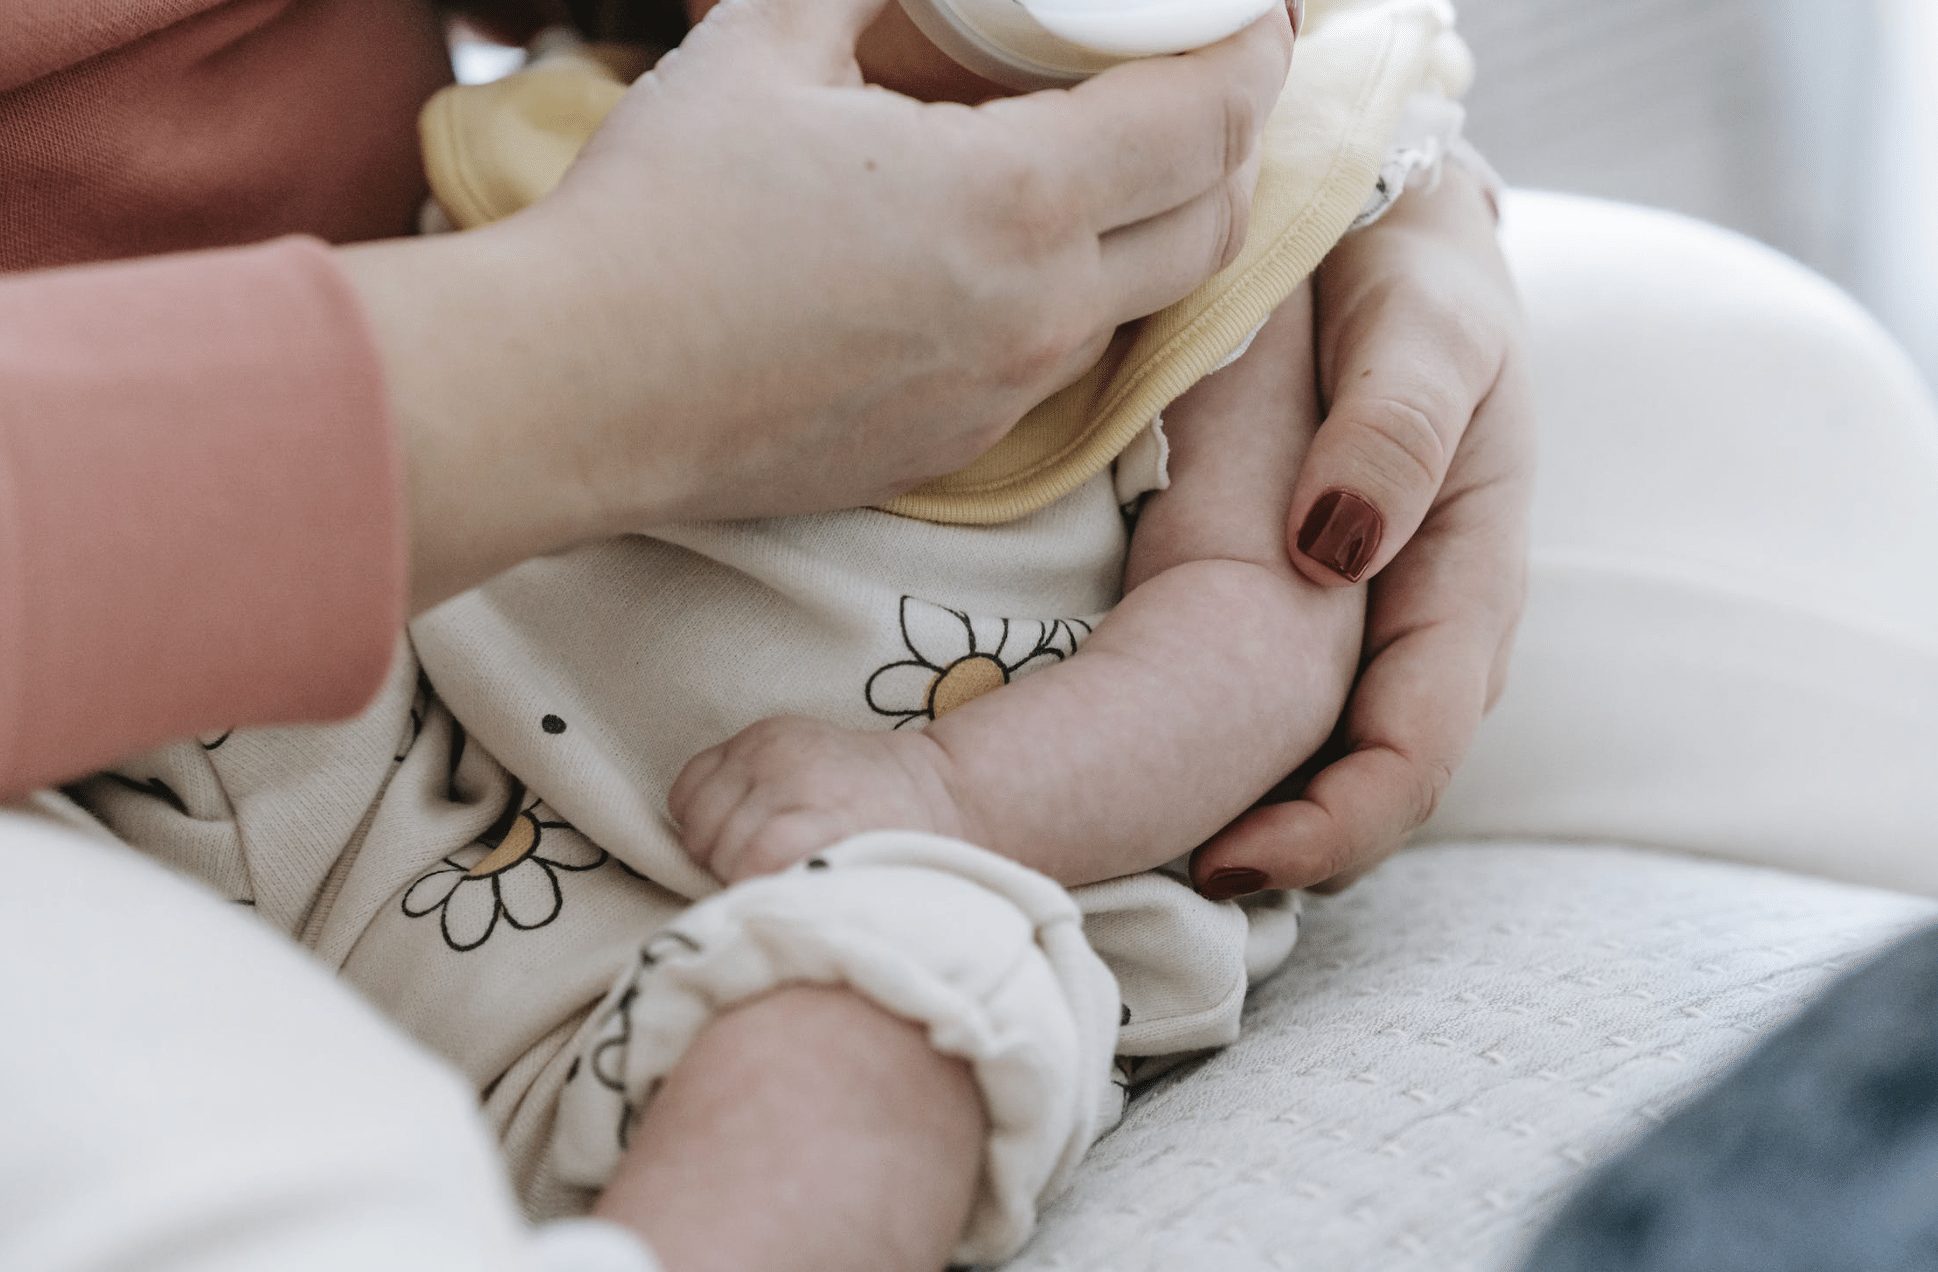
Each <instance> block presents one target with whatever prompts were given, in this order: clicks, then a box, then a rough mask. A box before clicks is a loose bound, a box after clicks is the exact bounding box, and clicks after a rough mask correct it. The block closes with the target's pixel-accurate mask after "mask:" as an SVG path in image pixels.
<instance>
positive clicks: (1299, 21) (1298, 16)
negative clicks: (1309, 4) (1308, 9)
mask: <svg viewBox="0 0 1938 1272" xmlns="http://www.w3.org/2000/svg"><path fill="white" fill-rule="evenodd" d="M1303 30H1305V0H1292V34H1294V35H1297V34H1298V33H1299V32H1301V31H1303Z"/></svg>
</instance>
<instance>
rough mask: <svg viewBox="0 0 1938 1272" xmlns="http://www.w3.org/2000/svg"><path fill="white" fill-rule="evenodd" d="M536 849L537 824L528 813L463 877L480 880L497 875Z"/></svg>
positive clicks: (513, 824)
mask: <svg viewBox="0 0 1938 1272" xmlns="http://www.w3.org/2000/svg"><path fill="white" fill-rule="evenodd" d="M537 847H538V823H537V822H535V821H533V820H532V818H531V815H530V814H529V813H527V814H523V815H521V816H520V817H519V818H518V820H517V821H515V822H513V823H512V824H511V829H510V830H508V831H506V832H505V838H504V841H503V842H502V843H500V844H499V845H498V846H497V847H496V848H493V849H492V850H491V851H490V852H489V853H487V854H485V859H484V860H483V861H480V862H479V863H478V864H477V865H475V866H473V867H471V869H469V870H467V871H465V877H466V878H470V879H482V878H484V877H485V876H486V875H494V874H497V873H498V872H499V871H500V870H505V869H508V868H510V867H512V866H515V865H517V864H518V863H519V862H520V861H523V860H524V859H525V858H526V857H529V856H531V855H532V850H533V849H535V848H537Z"/></svg>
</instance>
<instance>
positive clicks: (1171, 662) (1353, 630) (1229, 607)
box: [672, 290, 1364, 886]
mask: <svg viewBox="0 0 1938 1272" xmlns="http://www.w3.org/2000/svg"><path fill="white" fill-rule="evenodd" d="M1312 347H1313V346H1312V308H1311V296H1310V293H1309V292H1308V291H1304V290H1302V291H1301V292H1300V293H1299V294H1298V295H1296V296H1295V297H1294V298H1293V299H1292V300H1291V301H1290V302H1288V304H1287V305H1286V306H1285V307H1284V308H1283V309H1281V310H1280V312H1279V314H1278V315H1277V316H1276V317H1274V318H1273V319H1272V321H1271V322H1270V323H1269V324H1267V326H1266V328H1265V330H1264V331H1263V332H1261V333H1260V335H1259V337H1258V340H1257V341H1256V342H1255V343H1254V345H1253V348H1252V350H1251V351H1250V352H1249V353H1248V354H1247V355H1246V356H1245V357H1244V358H1242V359H1240V360H1239V361H1238V362H1237V363H1236V364H1234V365H1233V366H1231V367H1230V368H1227V369H1226V370H1225V371H1222V372H1220V373H1219V374H1218V375H1216V376H1213V377H1212V378H1211V379H1209V380H1207V381H1205V382H1204V383H1203V384H1200V385H1199V386H1198V387H1197V388H1195V389H1193V390H1192V392H1191V393H1190V394H1188V395H1187V396H1186V397H1185V398H1184V399H1182V400H1181V401H1180V402H1178V403H1177V404H1176V406H1174V407H1173V408H1172V410H1171V411H1170V412H1169V414H1168V429H1167V431H1168V433H1169V436H1170V440H1171V446H1172V452H1171V474H1172V485H1171V488H1170V489H1169V490H1167V491H1165V492H1163V493H1161V494H1159V495H1156V496H1153V497H1152V498H1151V499H1150V500H1148V501H1147V503H1146V506H1145V508H1144V510H1143V514H1142V516H1141V517H1140V519H1139V523H1138V527H1137V532H1136V534H1135V536H1134V538H1133V540H1132V545H1131V554H1130V561H1129V564H1128V568H1127V573H1126V578H1125V588H1126V593H1127V594H1126V596H1125V597H1124V600H1123V601H1122V603H1120V604H1119V605H1118V606H1117V607H1116V608H1115V609H1114V610H1112V611H1111V613H1110V615H1109V617H1108V618H1106V619H1105V621H1104V622H1103V623H1102V624H1101V625H1099V627H1098V628H1097V630H1096V632H1095V633H1094V634H1093V635H1092V636H1091V637H1090V639H1089V640H1088V641H1086V642H1085V644H1084V645H1083V647H1082V649H1081V650H1079V652H1078V654H1077V656H1076V657H1074V658H1072V659H1070V660H1068V661H1067V662H1064V663H1061V664H1059V665H1057V666H1055V667H1051V668H1049V669H1047V670H1044V671H1041V672H1038V673H1036V674H1035V675H1032V676H1028V677H1025V678H1023V679H1021V680H1018V681H1017V682H1015V683H1014V684H1011V685H1007V686H1005V687H1004V688H1003V689H1001V690H1000V691H998V692H996V693H992V694H988V695H986V696H984V697H982V698H978V699H976V700H975V701H973V702H971V703H969V704H967V705H966V706H963V707H961V708H960V709H958V710H956V711H953V712H951V713H950V714H948V715H945V716H943V717H941V718H940V719H938V720H936V721H935V722H934V723H933V724H931V725H930V726H929V727H928V729H927V730H926V731H924V732H911V731H902V732H898V733H879V734H878V733H858V732H854V731H851V730H846V729H837V728H834V727H832V726H826V725H819V724H815V723H813V722H809V721H801V720H777V721H768V722H765V723H763V724H761V725H756V726H755V727H754V728H752V729H750V730H748V731H746V732H744V733H742V734H741V735H740V736H738V737H736V738H735V739H733V740H732V741H730V742H728V743H727V744H726V745H725V746H723V747H719V748H715V749H714V750H713V751H709V752H707V753H706V754H705V755H702V756H700V757H698V758H697V759H696V760H695V761H694V762H693V764H692V765H690V766H689V767H688V770H687V772H686V773H684V774H682V775H681V778H680V781H679V782H678V783H677V784H676V785H675V788H674V791H673V799H672V804H673V810H674V814H675V816H676V817H678V818H679V820H680V822H681V824H682V827H683V830H684V833H685V835H686V840H687V847H688V850H689V851H690V852H692V853H693V855H694V856H695V858H696V859H697V860H699V861H700V862H701V864H703V865H705V866H707V867H708V868H709V869H711V870H712V871H713V873H715V874H716V875H718V876H719V877H721V878H722V879H726V880H733V879H738V878H743V877H746V876H748V875H752V874H758V873H762V872H765V871H769V870H774V869H780V868H783V867H785V866H787V865H789V864H792V863H793V862H794V861H796V860H798V859H800V858H801V857H803V856H806V855H809V854H811V853H813V852H814V851H817V850H818V849H820V848H823V847H826V846H827V845H829V844H831V843H833V842H836V841H838V840H840V839H842V838H846V837H847V836H848V835H851V834H855V833H859V832H860V831H864V830H885V829H917V830H931V831H935V832H937V833H941V834H947V835H953V836H957V837H960V838H963V839H966V840H969V841H970V842H972V843H976V844H979V845H981V846H983V847H985V848H988V849H990V850H992V851H994V852H998V853H1001V854H1002V855H1004V856H1007V857H1010V858H1012V859H1014V860H1017V861H1020V862H1022V863H1023V864H1025V865H1028V866H1031V867H1034V868H1035V869H1037V870H1040V871H1042V872H1044V873H1046V874H1048V875H1051V876H1052V877H1054V878H1056V879H1057V880H1059V881H1061V882H1063V883H1066V884H1069V885H1072V886H1074V885H1077V884H1083V883H1092V882H1096V881H1098V880H1102V879H1108V878H1114V877H1116V876H1119V875H1125V874H1131V873H1135V872H1137V871H1141V870H1147V869H1150V868H1153V867H1155V866H1158V865H1162V864H1163V863H1165V862H1167V861H1170V860H1171V859H1173V858H1175V857H1177V856H1178V855H1179V854H1180V853H1182V852H1185V851H1187V850H1189V849H1190V848H1191V847H1193V846H1195V845H1197V844H1198V843H1201V842H1203V841H1204V840H1205V839H1208V838H1209V837H1210V836H1211V835H1212V834H1213V833H1214V832H1216V831H1217V830H1219V829H1220V828H1221V827H1223V826H1224V825H1225V824H1226V823H1227V822H1229V821H1230V820H1231V819H1232V818H1233V817H1235V816H1237V815H1238V814H1239V813H1240V812H1242V811H1244V809H1246V808H1247V807H1249V806H1250V805H1251V804H1252V803H1253V802H1254V801H1255V800H1257V799H1258V798H1259V797H1260V796H1261V795H1263V794H1264V793H1265V792H1266V791H1268V790H1269V789H1270V788H1271V787H1272V786H1273V785H1274V784H1276V783H1277V782H1278V781H1279V780H1280V779H1282V778H1283V777H1284V776H1285V775H1286V773H1288V772H1289V771H1290V770H1291V769H1292V768H1294V767H1296V766H1297V764H1298V763H1299V762H1301V761H1302V760H1303V759H1304V758H1306V757H1307V756H1308V755H1310V754H1311V753H1312V752H1314V751H1315V750H1317V749H1318V747H1319V746H1320V744H1321V743H1322V742H1324V740H1325V738H1326V737H1327V735H1328V734H1329V733H1330V732H1331V730H1332V728H1333V725H1334V724H1335V722H1336V721H1337V720H1338V718H1339V715H1340V711H1341V709H1342V708H1343V706H1344V703H1345V699H1346V694H1347V692H1348V690H1349V688H1350V686H1351V683H1352V678H1353V674H1354V672H1355V670H1356V668H1357V666H1358V656H1359V644H1360V633H1361V629H1362V625H1363V621H1364V610H1363V594H1362V593H1361V592H1360V591H1358V590H1341V589H1325V588H1319V587H1315V586H1313V585H1312V584H1310V583H1307V582H1306V581H1305V580H1304V579H1302V578H1301V577H1300V576H1299V574H1298V573H1297V572H1296V571H1295V570H1294V569H1293V568H1292V566H1291V565H1290V563H1289V562H1288V561H1287V559H1286V555H1285V546H1284V538H1283V527H1284V525H1285V519H1286V514H1287V511H1288V507H1289V498H1290V495H1291V491H1292V485H1293V478H1294V476H1295V474H1296V472H1297V470H1298V466H1299V463H1300V461H1301V459H1302V457H1303V456H1304V453H1305V449H1306V446H1307V444H1308V443H1309V441H1310V440H1311V436H1312V433H1313V431H1314V429H1315V428H1316V424H1317V415H1318V391H1317V386H1316V383H1315V377H1314V370H1313V355H1312Z"/></svg>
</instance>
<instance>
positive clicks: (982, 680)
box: [929, 654, 1009, 718]
mask: <svg viewBox="0 0 1938 1272" xmlns="http://www.w3.org/2000/svg"><path fill="white" fill-rule="evenodd" d="M1007 683H1009V673H1008V672H1006V671H1004V670H1003V665H1002V664H1001V663H999V662H997V661H996V660H995V659H994V658H991V657H990V656H989V655H988V654H974V655H971V656H970V657H968V658H964V659H962V660H961V661H960V662H957V663H953V664H951V665H950V667H949V669H948V670H947V671H945V672H943V673H942V674H941V676H939V677H937V678H936V682H935V688H933V689H931V690H929V714H930V715H933V716H936V717H938V718H939V717H941V716H945V715H948V714H949V713H950V712H951V711H954V710H955V709H956V708H957V707H960V706H965V705H967V704H968V703H971V702H974V701H975V700H976V699H978V698H980V697H982V696H983V695H984V694H986V693H988V692H990V691H991V690H992V689H1001V688H1002V687H1003V686H1004V685H1005V684H1007Z"/></svg>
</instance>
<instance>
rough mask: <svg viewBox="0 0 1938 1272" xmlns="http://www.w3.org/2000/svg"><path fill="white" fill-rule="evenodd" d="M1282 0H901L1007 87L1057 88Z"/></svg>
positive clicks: (1203, 37) (930, 33) (1179, 47)
mask: <svg viewBox="0 0 1938 1272" xmlns="http://www.w3.org/2000/svg"><path fill="white" fill-rule="evenodd" d="M1282 3H1284V0H901V4H902V8H903V9H905V10H906V11H907V12H908V16H909V17H910V19H912V20H913V21H914V23H915V25H916V26H917V27H919V28H921V31H922V34H924V35H926V36H927V37H928V38H929V40H930V41H931V42H933V43H934V44H935V46H936V47H937V48H939V49H941V50H942V51H943V52H944V53H947V54H948V55H949V56H950V57H951V58H953V59H955V60H956V61H957V62H960V63H961V64H962V65H964V66H966V67H968V68H969V69H970V70H972V71H974V72H975V73H976V74H978V75H980V76H982V77H983V78H984V79H987V80H992V81H994V82H995V83H998V84H1001V85H1003V86H1004V87H1006V88H1014V89H1022V90H1025V91H1027V90H1031V89H1038V88H1058V87H1063V86H1066V85H1070V84H1074V83H1076V82H1077V81H1078V80H1082V79H1087V78H1089V77H1090V76H1092V75H1095V74H1096V73H1097V72H1099V71H1102V70H1104V69H1106V68H1108V67H1111V66H1114V65H1116V64H1117V63H1119V62H1127V61H1130V60H1132V59H1133V58H1140V57H1157V56H1161V55H1164V54H1169V53H1183V52H1186V51H1187V50H1190V49H1196V48H1203V47H1204V46H1205V45H1207V44H1216V43H1217V42H1218V41H1220V40H1222V39H1224V38H1226V37H1227V36H1230V35H1235V34H1237V33H1238V32H1239V31H1242V30H1244V29H1245V28H1246V27H1248V26H1250V25H1251V24H1252V23H1254V22H1256V21H1258V19H1260V18H1262V17H1264V16H1265V15H1266V14H1267V13H1269V12H1271V11H1272V9H1273V8H1274V7H1275V6H1277V5H1280V4H1282Z"/></svg>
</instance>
